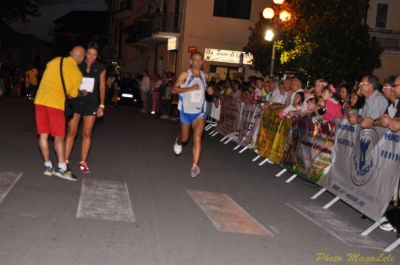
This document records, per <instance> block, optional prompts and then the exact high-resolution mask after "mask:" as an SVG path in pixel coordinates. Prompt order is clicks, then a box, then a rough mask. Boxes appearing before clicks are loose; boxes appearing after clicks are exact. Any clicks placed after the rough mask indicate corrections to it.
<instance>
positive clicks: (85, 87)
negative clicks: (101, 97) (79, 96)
mask: <svg viewBox="0 0 400 265" xmlns="http://www.w3.org/2000/svg"><path fill="white" fill-rule="evenodd" d="M94 81H95V79H94V78H93V77H83V78H82V82H81V85H80V86H79V91H86V92H88V93H93V90H94Z"/></svg>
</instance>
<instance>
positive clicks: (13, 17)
mask: <svg viewBox="0 0 400 265" xmlns="http://www.w3.org/2000/svg"><path fill="white" fill-rule="evenodd" d="M40 1H41V0H1V1H0V21H2V22H5V23H10V22H16V21H21V22H23V23H27V22H29V17H36V16H40V12H39V9H38V4H39V3H40Z"/></svg>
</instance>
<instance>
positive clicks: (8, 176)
mask: <svg viewBox="0 0 400 265" xmlns="http://www.w3.org/2000/svg"><path fill="white" fill-rule="evenodd" d="M21 177H22V173H15V172H1V173H0V203H1V202H2V201H3V200H4V198H5V197H6V196H7V194H8V193H9V192H10V191H11V189H12V188H13V187H14V185H15V183H17V181H18V180H19V179H20V178H21Z"/></svg>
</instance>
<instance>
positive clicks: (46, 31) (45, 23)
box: [12, 0, 107, 42]
mask: <svg viewBox="0 0 400 265" xmlns="http://www.w3.org/2000/svg"><path fill="white" fill-rule="evenodd" d="M105 3H106V1H105V0H42V1H41V3H40V5H39V10H40V12H41V13H42V16H40V17H35V18H31V22H30V23H29V24H26V25H24V24H21V23H16V24H13V25H12V26H13V27H14V28H15V29H16V30H17V31H19V32H21V33H25V34H32V35H34V36H36V37H38V38H40V39H42V40H46V41H50V42H51V41H52V40H53V36H52V32H53V30H54V24H53V21H54V20H56V19H58V18H60V17H61V16H63V15H65V14H67V13H69V12H71V11H74V10H107V5H106V4H105Z"/></svg>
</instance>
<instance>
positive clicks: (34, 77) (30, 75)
mask: <svg viewBox="0 0 400 265" xmlns="http://www.w3.org/2000/svg"><path fill="white" fill-rule="evenodd" d="M38 73H39V72H38V70H36V69H35V68H32V69H30V70H28V71H26V73H25V76H26V79H27V81H28V82H27V83H28V85H32V86H37V84H38Z"/></svg>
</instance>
